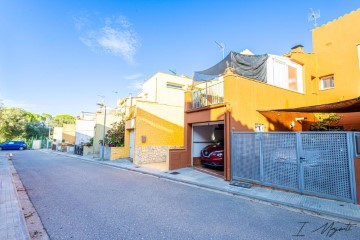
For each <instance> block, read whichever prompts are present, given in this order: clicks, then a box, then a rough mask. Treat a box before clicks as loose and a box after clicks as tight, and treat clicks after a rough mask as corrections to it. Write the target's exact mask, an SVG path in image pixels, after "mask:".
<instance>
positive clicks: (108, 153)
mask: <svg viewBox="0 0 360 240" xmlns="http://www.w3.org/2000/svg"><path fill="white" fill-rule="evenodd" d="M104 149H105V152H104V159H105V160H116V159H119V158H125V155H126V151H125V148H124V147H105V148H104ZM101 151H102V149H100V155H101Z"/></svg>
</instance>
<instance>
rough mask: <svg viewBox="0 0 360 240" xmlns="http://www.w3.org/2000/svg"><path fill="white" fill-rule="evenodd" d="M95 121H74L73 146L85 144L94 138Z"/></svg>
mask: <svg viewBox="0 0 360 240" xmlns="http://www.w3.org/2000/svg"><path fill="white" fill-rule="evenodd" d="M95 123H96V122H95V120H79V119H77V120H76V123H75V124H76V134H75V144H76V145H79V144H81V143H87V142H89V141H90V138H92V137H94V127H95Z"/></svg>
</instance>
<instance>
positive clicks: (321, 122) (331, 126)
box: [310, 113, 342, 131]
mask: <svg viewBox="0 0 360 240" xmlns="http://www.w3.org/2000/svg"><path fill="white" fill-rule="evenodd" d="M315 117H316V119H317V122H316V123H315V124H314V125H311V126H310V131H337V130H342V128H341V127H340V126H337V124H338V123H339V121H340V116H338V115H337V114H336V113H315Z"/></svg>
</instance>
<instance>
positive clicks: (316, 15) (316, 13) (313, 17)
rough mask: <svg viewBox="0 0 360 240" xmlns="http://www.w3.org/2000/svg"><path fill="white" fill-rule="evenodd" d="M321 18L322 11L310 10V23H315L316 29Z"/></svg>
mask: <svg viewBox="0 0 360 240" xmlns="http://www.w3.org/2000/svg"><path fill="white" fill-rule="evenodd" d="M318 18H320V10H313V9H312V8H310V10H309V14H308V21H309V22H314V28H316V27H317V21H316V20H317V19H318Z"/></svg>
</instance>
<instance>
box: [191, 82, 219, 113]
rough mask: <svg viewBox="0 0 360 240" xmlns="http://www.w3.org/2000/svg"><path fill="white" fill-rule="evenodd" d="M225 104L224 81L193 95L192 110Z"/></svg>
mask: <svg viewBox="0 0 360 240" xmlns="http://www.w3.org/2000/svg"><path fill="white" fill-rule="evenodd" d="M223 102H224V81H221V82H218V83H215V84H212V85H208V83H206V86H205V88H204V89H200V90H194V91H192V93H191V108H192V109H196V108H201V107H206V106H209V105H214V104H218V103H223Z"/></svg>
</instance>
